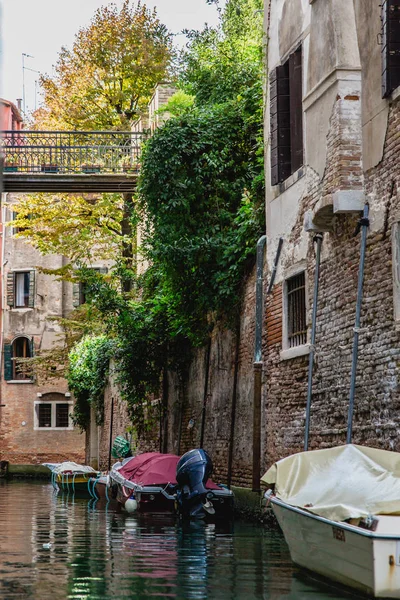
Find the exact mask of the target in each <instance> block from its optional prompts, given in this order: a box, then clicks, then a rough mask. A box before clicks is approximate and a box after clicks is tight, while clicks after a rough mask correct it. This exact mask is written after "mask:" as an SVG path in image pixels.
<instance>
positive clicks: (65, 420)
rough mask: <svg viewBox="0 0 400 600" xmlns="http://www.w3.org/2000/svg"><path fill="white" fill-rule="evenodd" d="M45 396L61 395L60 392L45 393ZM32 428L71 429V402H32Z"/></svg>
mask: <svg viewBox="0 0 400 600" xmlns="http://www.w3.org/2000/svg"><path fill="white" fill-rule="evenodd" d="M47 396H49V397H50V396H58V397H60V396H62V394H46V397H47ZM34 411H35V413H34V428H35V429H59V430H60V429H73V424H72V420H71V417H70V413H71V411H72V402H65V401H54V402H48V401H47V400H44V401H41V400H40V401H37V402H35V403H34Z"/></svg>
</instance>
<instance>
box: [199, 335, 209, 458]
mask: <svg viewBox="0 0 400 600" xmlns="http://www.w3.org/2000/svg"><path fill="white" fill-rule="evenodd" d="M210 357H211V336H210V337H209V338H208V344H207V358H206V378H205V381H204V395H203V409H202V411H201V413H202V414H201V429H200V448H202V447H203V443H204V428H205V424H206V406H207V398H208V378H209V373H210Z"/></svg>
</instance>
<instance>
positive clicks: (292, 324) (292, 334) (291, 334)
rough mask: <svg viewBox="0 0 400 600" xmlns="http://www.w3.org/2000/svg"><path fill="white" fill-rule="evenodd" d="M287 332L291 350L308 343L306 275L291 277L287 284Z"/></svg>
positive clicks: (300, 274)
mask: <svg viewBox="0 0 400 600" xmlns="http://www.w3.org/2000/svg"><path fill="white" fill-rule="evenodd" d="M286 285H287V288H286V290H287V325H288V327H287V331H288V342H289V348H294V347H295V346H301V345H302V344H305V343H306V342H307V314H306V278H305V273H304V272H303V273H299V274H298V275H295V276H294V277H290V278H289V279H288V280H287V282H286Z"/></svg>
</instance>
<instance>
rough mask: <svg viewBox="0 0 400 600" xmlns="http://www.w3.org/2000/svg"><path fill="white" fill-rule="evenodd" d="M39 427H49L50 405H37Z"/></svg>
mask: <svg viewBox="0 0 400 600" xmlns="http://www.w3.org/2000/svg"><path fill="white" fill-rule="evenodd" d="M37 410H38V422H39V427H51V404H38V405H37Z"/></svg>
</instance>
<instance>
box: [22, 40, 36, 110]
mask: <svg viewBox="0 0 400 600" xmlns="http://www.w3.org/2000/svg"><path fill="white" fill-rule="evenodd" d="M25 58H35V57H34V56H32V55H31V54H27V53H26V52H23V53H22V105H23V111H24V116H25V108H26V107H25V68H26V67H25ZM29 70H31V69H29Z"/></svg>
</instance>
